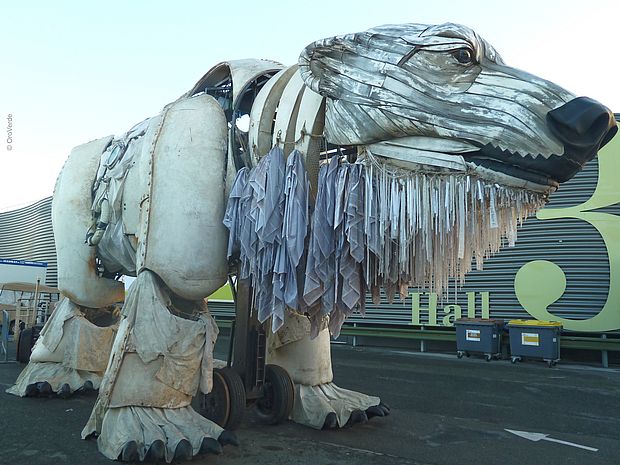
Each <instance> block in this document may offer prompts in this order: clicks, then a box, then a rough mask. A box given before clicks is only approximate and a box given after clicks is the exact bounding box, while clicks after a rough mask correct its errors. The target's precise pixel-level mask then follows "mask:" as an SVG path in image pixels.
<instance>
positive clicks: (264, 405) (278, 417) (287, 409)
mask: <svg viewBox="0 0 620 465" xmlns="http://www.w3.org/2000/svg"><path fill="white" fill-rule="evenodd" d="M294 401H295V388H294V386H293V380H291V377H290V376H289V374H288V372H287V371H286V370H285V369H284V368H282V367H281V366H278V365H265V384H264V385H263V396H262V397H261V398H260V399H258V400H257V401H256V404H255V405H256V414H257V415H258V417H259V418H260V419H261V420H262V421H263V422H264V423H267V424H269V425H276V424H278V423H280V422H282V421H284V420H286V419H287V418H288V416H289V414H290V413H291V410H293V402H294Z"/></svg>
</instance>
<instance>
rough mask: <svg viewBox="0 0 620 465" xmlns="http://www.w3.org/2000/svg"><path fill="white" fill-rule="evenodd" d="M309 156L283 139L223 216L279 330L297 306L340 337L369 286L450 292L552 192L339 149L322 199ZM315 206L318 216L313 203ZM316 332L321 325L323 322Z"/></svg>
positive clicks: (326, 172) (322, 179)
mask: <svg viewBox="0 0 620 465" xmlns="http://www.w3.org/2000/svg"><path fill="white" fill-rule="evenodd" d="M302 158H303V157H302V155H301V154H300V153H299V152H297V151H293V153H291V155H290V156H289V157H288V159H287V161H286V162H285V160H284V156H283V153H282V150H280V149H279V148H274V149H272V150H271V152H269V154H268V155H267V156H265V157H263V158H262V159H261V161H260V162H259V164H258V165H257V166H256V167H255V168H254V169H253V170H251V171H248V170H247V169H242V170H240V171H239V172H238V174H237V177H236V179H235V183H234V185H233V188H232V190H231V194H230V197H229V200H228V206H227V209H226V215H225V218H224V224H225V225H226V226H227V227H228V228H229V230H230V238H229V244H228V256H229V258H230V257H234V256H236V255H238V256H239V260H240V276H241V277H242V278H248V277H249V278H251V280H252V281H251V282H252V286H253V287H254V295H255V302H254V305H255V307H256V309H257V312H258V317H259V320H260V321H261V322H263V321H266V320H267V319H269V318H271V319H272V320H271V324H272V329H273V330H274V331H276V330H277V329H278V328H279V327H280V326H281V325H282V321H283V318H284V311H285V309H286V307H289V308H291V309H293V310H295V311H297V312H300V313H305V314H306V315H307V316H308V317H309V318H310V321H311V326H312V327H313V328H315V329H316V328H319V327H320V326H321V320H322V319H323V318H324V316H325V315H329V317H330V322H329V328H330V331H331V332H332V334H333V335H334V336H337V335H338V334H339V332H340V327H341V325H342V323H343V322H344V320H345V319H346V317H347V316H348V315H350V314H351V313H352V312H354V311H360V312H363V309H364V303H365V300H366V294H367V292H370V294H371V295H372V296H373V300H374V301H377V299H378V296H379V291H380V288H383V290H384V292H385V295H386V297H387V298H388V300H391V299H392V298H393V297H394V294H395V293H396V292H398V293H400V294H401V297H403V298H404V297H405V296H406V294H407V292H408V289H409V287H416V288H420V289H426V290H429V291H431V292H437V293H440V294H444V295H447V292H448V284H449V282H450V279H451V278H454V279H455V280H456V283H457V284H458V285H462V284H463V282H464V279H465V275H466V274H467V273H468V272H469V271H471V269H472V264H473V263H474V262H475V264H476V267H477V268H478V269H481V268H482V265H483V263H484V259H485V258H488V257H489V256H491V255H492V254H493V253H495V252H497V251H498V250H499V249H500V247H502V246H504V245H508V246H513V245H514V244H515V241H516V232H517V227H518V225H520V224H521V223H522V222H523V221H524V220H525V219H526V218H527V217H528V216H529V215H531V214H533V213H534V212H535V211H536V210H538V209H539V208H541V207H542V206H543V205H544V203H545V201H546V197H545V196H544V195H542V194H538V193H534V192H530V191H526V190H523V189H517V188H509V187H504V186H499V185H498V184H494V183H493V184H491V183H487V182H485V181H484V180H482V179H478V178H474V177H472V176H470V175H469V174H467V173H463V172H422V171H411V170H405V169H402V168H397V167H394V166H391V165H389V164H388V163H382V162H378V161H377V159H376V158H375V157H373V156H367V157H361V158H360V159H359V160H358V162H356V163H347V162H345V161H343V160H340V159H339V157H337V156H334V157H332V158H331V160H330V161H329V162H327V163H324V164H323V165H322V166H321V168H320V171H319V177H318V186H317V195H316V199H315V202H314V208H313V209H312V208H311V206H310V200H309V192H310V190H309V184H308V176H307V174H306V170H305V167H304V166H303V161H302ZM311 210H312V211H313V213H312V214H310V211H311ZM314 334H316V331H315V332H314Z"/></svg>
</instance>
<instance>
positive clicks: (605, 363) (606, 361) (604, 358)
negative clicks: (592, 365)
mask: <svg viewBox="0 0 620 465" xmlns="http://www.w3.org/2000/svg"><path fill="white" fill-rule="evenodd" d="M601 339H607V334H601ZM601 363H602V365H603V368H609V358H608V354H607V351H606V350H601Z"/></svg>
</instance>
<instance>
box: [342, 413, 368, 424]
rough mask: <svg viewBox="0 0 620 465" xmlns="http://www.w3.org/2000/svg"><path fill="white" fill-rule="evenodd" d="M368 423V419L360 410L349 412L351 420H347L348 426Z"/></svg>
mask: <svg viewBox="0 0 620 465" xmlns="http://www.w3.org/2000/svg"><path fill="white" fill-rule="evenodd" d="M367 421H368V417H367V416H366V412H362V411H361V410H353V411H352V412H351V418H349V421H348V422H347V423H348V424H351V425H355V424H358V423H360V424H362V423H366V422H367Z"/></svg>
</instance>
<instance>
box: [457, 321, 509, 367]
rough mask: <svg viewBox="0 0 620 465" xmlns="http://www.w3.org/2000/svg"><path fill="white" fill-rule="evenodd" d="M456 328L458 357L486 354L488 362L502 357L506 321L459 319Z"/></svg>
mask: <svg viewBox="0 0 620 465" xmlns="http://www.w3.org/2000/svg"><path fill="white" fill-rule="evenodd" d="M454 327H455V328H456V355H457V357H458V358H462V357H463V355H465V356H467V357H469V354H470V353H471V352H474V353H481V354H484V358H485V359H486V361H487V362H489V361H491V359H493V358H499V357H500V356H501V341H502V332H503V330H504V320H498V319H490V318H459V319H458V320H456V321H455V322H454Z"/></svg>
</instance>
